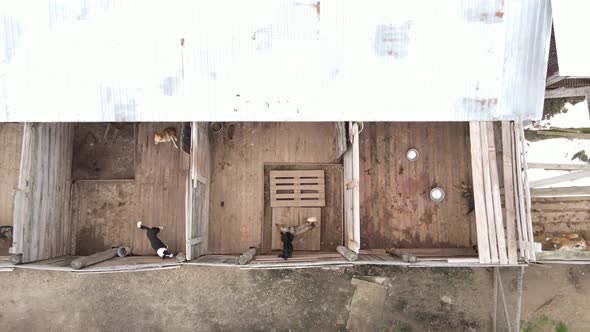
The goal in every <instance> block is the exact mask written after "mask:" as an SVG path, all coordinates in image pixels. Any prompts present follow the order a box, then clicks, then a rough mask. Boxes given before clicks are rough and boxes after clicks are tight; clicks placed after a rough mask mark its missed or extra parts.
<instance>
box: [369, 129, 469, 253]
mask: <svg viewBox="0 0 590 332" xmlns="http://www.w3.org/2000/svg"><path fill="white" fill-rule="evenodd" d="M410 148H415V149H417V150H418V152H419V158H418V160H417V161H414V162H411V161H409V160H408V159H407V158H406V152H407V151H408V149H410ZM470 164H471V163H470V152H469V124H468V123H365V128H364V130H363V132H362V133H361V134H360V172H361V174H360V194H361V201H360V209H361V246H362V248H391V247H398V248H436V247H438V248H444V247H448V248H456V247H467V248H470V247H471V246H472V232H474V230H473V231H472V226H473V229H474V227H475V226H474V223H475V218H474V216H473V213H470V214H466V212H467V210H468V206H467V200H466V199H465V197H464V196H463V192H462V190H461V189H460V186H461V183H466V184H470V183H471V173H470V172H471V170H470V169H471V166H470ZM434 186H439V187H441V188H443V190H444V191H445V194H446V198H445V199H444V200H443V201H442V202H440V203H435V202H432V201H431V200H430V198H429V192H430V189H432V188H433V187H434Z"/></svg>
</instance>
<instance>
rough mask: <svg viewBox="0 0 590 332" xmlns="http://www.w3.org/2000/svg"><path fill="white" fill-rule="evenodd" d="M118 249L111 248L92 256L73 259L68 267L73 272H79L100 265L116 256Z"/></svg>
mask: <svg viewBox="0 0 590 332" xmlns="http://www.w3.org/2000/svg"><path fill="white" fill-rule="evenodd" d="M118 249H119V248H112V249H108V250H105V251H101V252H98V253H96V254H94V255H90V256H84V257H80V258H77V259H74V260H73V261H72V263H71V264H70V266H71V267H72V269H74V270H79V269H81V268H84V267H87V266H90V265H93V264H96V263H100V262H103V261H106V260H107V259H111V258H113V257H115V255H117V250H118Z"/></svg>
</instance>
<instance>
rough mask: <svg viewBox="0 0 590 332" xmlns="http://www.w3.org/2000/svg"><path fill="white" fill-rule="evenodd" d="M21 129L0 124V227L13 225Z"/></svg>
mask: <svg viewBox="0 0 590 332" xmlns="http://www.w3.org/2000/svg"><path fill="white" fill-rule="evenodd" d="M23 128H24V125H23V124H22V123H1V124H0V156H2V157H1V158H0V225H12V223H13V218H14V216H13V212H14V192H15V190H16V188H17V185H18V174H19V169H20V160H21V149H22V141H23ZM9 246H10V245H9ZM6 249H8V248H6Z"/></svg>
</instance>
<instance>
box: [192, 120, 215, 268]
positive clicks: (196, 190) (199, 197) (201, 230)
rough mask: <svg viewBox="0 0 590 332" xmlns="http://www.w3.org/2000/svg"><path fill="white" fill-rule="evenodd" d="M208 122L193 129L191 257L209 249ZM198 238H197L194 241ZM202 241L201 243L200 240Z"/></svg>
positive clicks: (209, 168)
mask: <svg viewBox="0 0 590 332" xmlns="http://www.w3.org/2000/svg"><path fill="white" fill-rule="evenodd" d="M208 132H209V130H208V129H207V123H202V122H201V123H197V122H194V123H193V125H192V130H191V136H192V137H191V158H192V159H191V186H192V188H191V193H190V195H189V199H190V200H191V205H190V206H189V209H188V210H189V211H190V218H189V219H188V220H187V225H186V229H187V230H186V232H187V234H186V241H187V243H188V244H190V243H194V244H192V245H189V246H187V250H186V253H187V256H186V257H187V259H188V260H191V259H194V258H197V257H199V256H201V255H205V254H207V253H208V247H209V241H208V237H209V222H210V220H209V195H210V189H209V188H210V180H211V144H210V141H209V134H208ZM193 241H194V242H193ZM196 242H198V243H196Z"/></svg>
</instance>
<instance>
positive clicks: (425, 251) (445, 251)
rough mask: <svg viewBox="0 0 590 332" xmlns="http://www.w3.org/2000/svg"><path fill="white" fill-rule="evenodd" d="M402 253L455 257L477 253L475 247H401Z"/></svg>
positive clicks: (420, 255)
mask: <svg viewBox="0 0 590 332" xmlns="http://www.w3.org/2000/svg"><path fill="white" fill-rule="evenodd" d="M397 250H398V251H399V252H400V253H402V254H413V255H415V256H418V257H453V256H472V255H474V256H475V255H477V253H476V252H475V250H474V249H473V248H399V249H397Z"/></svg>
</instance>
